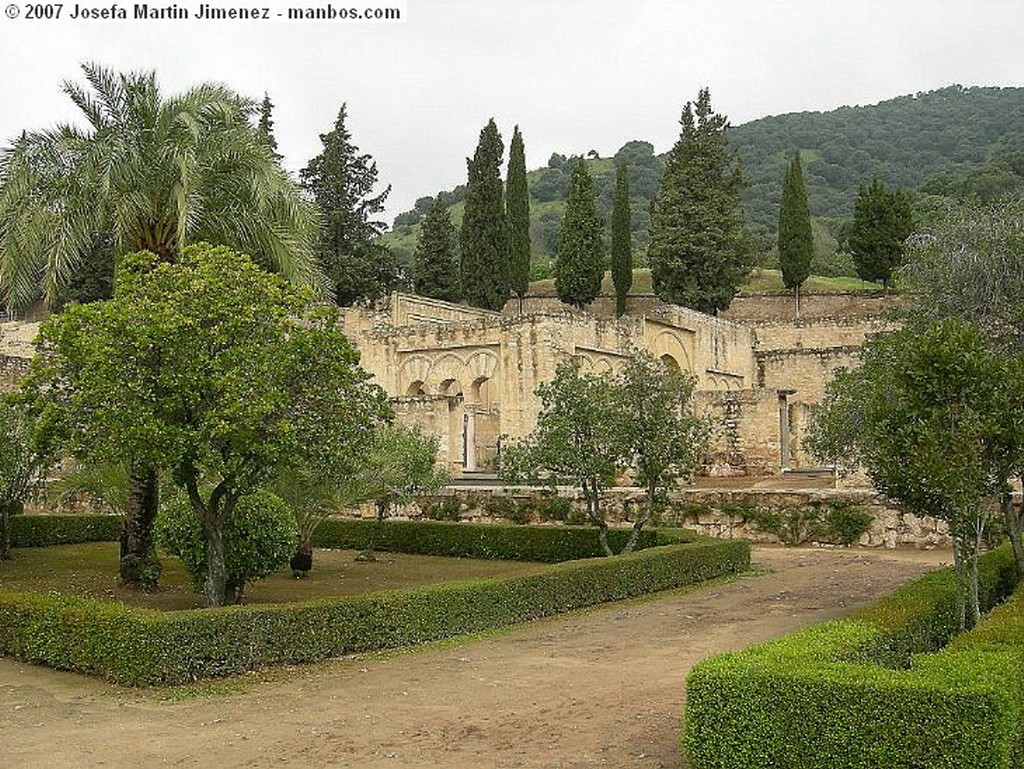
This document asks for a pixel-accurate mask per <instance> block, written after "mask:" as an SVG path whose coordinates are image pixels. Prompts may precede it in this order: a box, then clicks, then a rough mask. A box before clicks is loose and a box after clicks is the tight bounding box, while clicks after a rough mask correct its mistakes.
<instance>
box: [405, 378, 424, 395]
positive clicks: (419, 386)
mask: <svg viewBox="0 0 1024 769" xmlns="http://www.w3.org/2000/svg"><path fill="white" fill-rule="evenodd" d="M405 394H406V395H408V396H410V397H413V398H415V397H422V396H424V395H427V394H428V393H427V387H426V385H425V384H424V383H423V380H422V379H417V380H416V381H415V382H413V383H412V384H410V385H409V386H408V387H407V388H406V390H405Z"/></svg>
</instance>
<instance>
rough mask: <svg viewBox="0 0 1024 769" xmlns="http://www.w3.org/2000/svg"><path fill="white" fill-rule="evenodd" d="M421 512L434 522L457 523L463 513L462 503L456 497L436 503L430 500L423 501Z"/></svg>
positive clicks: (449, 497) (421, 501)
mask: <svg viewBox="0 0 1024 769" xmlns="http://www.w3.org/2000/svg"><path fill="white" fill-rule="evenodd" d="M420 510H421V511H422V512H423V515H425V516H426V517H427V518H429V519H430V520H432V521H457V520H459V513H460V512H462V501H461V500H460V499H459V498H458V497H457V496H454V495H453V496H448V497H442V498H441V499H439V500H434V501H430V500H429V498H427V499H422V500H420Z"/></svg>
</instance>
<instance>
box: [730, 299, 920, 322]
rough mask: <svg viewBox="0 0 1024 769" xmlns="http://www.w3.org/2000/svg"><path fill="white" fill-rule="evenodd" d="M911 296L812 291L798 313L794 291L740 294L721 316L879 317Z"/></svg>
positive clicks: (767, 318) (744, 318)
mask: <svg viewBox="0 0 1024 769" xmlns="http://www.w3.org/2000/svg"><path fill="white" fill-rule="evenodd" d="M907 302H908V299H907V297H904V296H902V295H900V294H896V293H892V292H886V291H848V292H827V293H826V292H808V293H802V294H801V295H800V312H799V315H798V314H797V309H796V302H795V301H794V299H793V294H792V293H789V292H784V293H783V292H780V293H775V294H737V295H736V296H735V297H734V298H733V300H732V303H731V304H730V305H729V307H728V309H726V310H723V311H722V312H721V313H719V314H720V315H721V317H723V318H726V319H728V320H731V321H734V322H736V323H744V324H755V325H756V324H758V323H762V322H767V323H779V322H792V321H797V320H808V319H825V318H830V319H843V320H849V319H853V318H878V317H882V316H884V315H886V314H888V313H889V312H890V311H891V310H893V309H896V308H899V307H902V306H904V305H906V303H907Z"/></svg>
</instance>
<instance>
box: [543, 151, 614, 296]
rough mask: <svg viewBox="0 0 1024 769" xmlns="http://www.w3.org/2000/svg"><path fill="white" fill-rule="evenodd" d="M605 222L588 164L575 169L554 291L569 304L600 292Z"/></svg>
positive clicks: (581, 162) (556, 266) (561, 231)
mask: <svg viewBox="0 0 1024 769" xmlns="http://www.w3.org/2000/svg"><path fill="white" fill-rule="evenodd" d="M602 229H603V223H602V221H601V218H600V217H599V216H598V214H597V208H596V207H595V205H594V188H593V184H592V183H591V180H590V173H589V172H588V171H587V164H586V163H584V162H583V161H582V160H579V161H577V163H576V165H575V166H573V169H572V181H571V183H570V185H569V198H568V200H567V201H566V205H565V214H564V215H563V216H562V225H561V227H560V228H559V230H558V258H557V260H556V261H555V291H556V292H557V294H558V298H559V299H561V300H562V301H563V302H565V303H566V304H571V305H573V306H575V307H583V306H584V305H586V304H588V303H590V302H591V301H593V300H594V298H596V297H597V295H598V294H599V293H601V279H602V278H603V277H604V249H603V247H602V244H601V230H602Z"/></svg>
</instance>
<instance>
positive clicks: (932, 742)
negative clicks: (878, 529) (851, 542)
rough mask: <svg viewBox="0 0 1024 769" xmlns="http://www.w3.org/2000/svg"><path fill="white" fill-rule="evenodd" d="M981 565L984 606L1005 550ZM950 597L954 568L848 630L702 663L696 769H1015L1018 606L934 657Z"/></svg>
mask: <svg viewBox="0 0 1024 769" xmlns="http://www.w3.org/2000/svg"><path fill="white" fill-rule="evenodd" d="M982 562H983V567H982V570H981V571H982V573H981V582H982V585H983V590H984V596H983V600H984V601H985V602H986V603H987V604H988V605H989V606H991V605H992V604H994V603H995V602H996V601H997V600H999V599H1001V598H1003V597H1005V596H1006V595H1007V594H1008V592H1009V591H1010V590H1012V588H1013V583H1014V580H1015V578H1016V572H1015V569H1014V565H1013V559H1012V556H1010V554H1009V553H1007V552H1006V551H1005V550H999V551H995V552H993V553H990V554H988V555H986V556H985V557H984V558H983V559H982ZM955 593H956V584H955V579H954V576H953V574H952V572H951V570H948V569H947V570H944V571H941V572H935V573H932V574H928V575H926V576H925V577H922V578H921V579H919V580H916V581H915V582H913V583H911V584H909V585H907V586H905V587H904V588H902V589H900V590H897V591H895V592H894V593H892V594H890V595H889V596H887V597H886V598H884V599H882V600H881V601H879V602H878V603H876V604H875V605H873V606H871V607H869V608H867V609H864V610H862V611H860V612H857V613H856V614H854V615H853V616H852V617H851V618H850V619H847V620H841V621H836V622H829V623H825V624H823V625H818V626H815V627H812V628H808V629H806V630H803V631H800V632H798V633H794V634H792V635H790V636H786V637H784V638H782V639H779V640H777V641H773V642H769V643H766V644H762V645H759V646H756V647H753V648H751V649H748V650H746V651H743V652H739V653H736V654H727V655H721V656H718V657H714V658H712V659H710V660H707V661H705V662H703V663H701V664H700V665H698V666H697V667H695V668H694V670H693V671H692V672H691V673H690V676H689V678H688V680H687V707H686V717H685V731H684V745H685V748H686V750H687V752H688V753H689V756H690V761H691V764H692V766H693V767H694V768H695V769H726V768H728V769H755V768H756V769H767V768H768V767H772V768H773V769H786V768H787V767H791V768H792V769H797V768H799V769H825V768H826V767H827V768H828V769H832V767H838V766H842V767H850V768H851V769H868V767H885V768H886V769H911V768H912V767H913V768H916V769H924V768H925V767H928V768H929V769H932V768H934V769H943V768H945V769H954V767H955V768H956V769H961V768H969V769H1019V768H1020V767H1021V766H1022V763H1021V734H1022V733H1024V697H1022V688H1024V685H1022V683H1021V681H1022V678H1021V675H1020V674H1021V672H1022V662H1021V660H1022V651H1024V636H1022V635H1019V634H1015V633H1019V631H1020V630H1022V628H1021V626H1020V625H1019V624H1017V623H1019V622H1021V609H1020V606H1019V603H1020V602H1021V597H1020V595H1018V596H1017V597H1016V598H1015V599H1014V601H1013V602H1011V603H1008V604H1007V605H1006V606H1004V607H1001V608H999V609H997V610H995V611H993V612H992V614H991V615H990V616H988V617H987V618H986V619H985V620H984V622H983V623H982V624H981V625H980V626H979V627H978V628H976V629H975V630H974V631H972V632H971V633H968V634H965V635H963V636H960V637H958V638H957V639H956V641H955V642H954V643H952V644H951V645H949V646H948V647H947V648H945V649H943V648H942V647H943V646H944V645H945V644H947V643H948V642H949V640H950V638H951V637H952V635H953V632H954V628H955V627H956V623H955V617H954V607H955ZM1007 607H1010V608H1007ZM1013 607H1017V608H1013ZM940 649H941V650H940ZM937 650H940V651H937Z"/></svg>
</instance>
